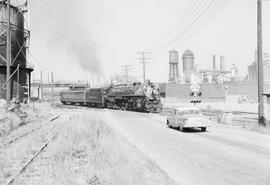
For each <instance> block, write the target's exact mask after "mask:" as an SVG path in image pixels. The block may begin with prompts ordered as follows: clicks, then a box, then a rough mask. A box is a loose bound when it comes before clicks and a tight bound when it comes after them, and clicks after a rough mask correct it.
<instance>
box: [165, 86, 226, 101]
mask: <svg viewBox="0 0 270 185" xmlns="http://www.w3.org/2000/svg"><path fill="white" fill-rule="evenodd" d="M190 85H191V84H166V97H173V98H178V99H182V100H183V101H185V102H189V101H191V100H192V99H193V97H192V96H190ZM201 92H202V96H201V99H203V100H204V101H210V102H211V101H224V99H225V89H224V87H223V85H217V84H203V85H201Z"/></svg>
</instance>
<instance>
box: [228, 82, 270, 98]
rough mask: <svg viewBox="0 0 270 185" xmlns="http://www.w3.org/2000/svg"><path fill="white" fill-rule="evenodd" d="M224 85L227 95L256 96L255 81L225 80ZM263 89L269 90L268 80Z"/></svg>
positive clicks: (256, 87)
mask: <svg viewBox="0 0 270 185" xmlns="http://www.w3.org/2000/svg"><path fill="white" fill-rule="evenodd" d="M224 85H226V86H227V87H228V95H239V96H241V95H244V96H248V97H251V98H257V93H258V90H257V89H258V86H257V82H255V81H253V82H252V81H239V82H237V81H236V82H227V83H225V84H224ZM264 90H265V91H268V90H270V83H269V82H265V84H264Z"/></svg>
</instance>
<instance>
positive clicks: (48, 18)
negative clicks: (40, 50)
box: [31, 0, 101, 74]
mask: <svg viewBox="0 0 270 185" xmlns="http://www.w3.org/2000/svg"><path fill="white" fill-rule="evenodd" d="M32 2H33V5H32V12H33V13H32V17H31V19H34V20H33V26H37V25H38V26H37V30H38V32H42V33H43V34H41V35H44V36H45V38H43V39H46V41H47V42H46V43H47V46H48V48H49V50H50V52H52V53H53V54H55V55H58V56H59V55H64V56H65V57H67V58H69V60H71V61H72V62H73V61H74V62H77V63H78V64H80V66H81V67H82V68H83V69H84V70H87V71H91V72H92V73H96V74H101V67H100V66H101V64H100V60H99V58H98V44H97V42H96V41H95V40H94V39H93V36H92V32H91V30H92V29H91V27H90V26H89V25H91V24H89V23H90V22H89V21H90V20H89V17H90V16H89V14H88V13H89V7H90V5H91V4H90V3H91V1H88V0H80V1H78V0H47V1H32Z"/></svg>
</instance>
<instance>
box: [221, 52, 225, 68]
mask: <svg viewBox="0 0 270 185" xmlns="http://www.w3.org/2000/svg"><path fill="white" fill-rule="evenodd" d="M220 70H222V71H224V70H225V59H224V56H223V55H221V56H220Z"/></svg>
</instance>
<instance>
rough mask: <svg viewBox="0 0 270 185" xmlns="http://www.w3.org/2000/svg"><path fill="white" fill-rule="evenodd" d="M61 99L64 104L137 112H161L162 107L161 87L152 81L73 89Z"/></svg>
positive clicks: (64, 93) (63, 92)
mask: <svg viewBox="0 0 270 185" xmlns="http://www.w3.org/2000/svg"><path fill="white" fill-rule="evenodd" d="M60 99H61V102H62V103H63V104H80V105H87V106H91V107H104V108H110V109H120V110H128V111H137V112H160V110H161V108H162V104H161V101H160V93H159V88H158V87H157V86H156V85H154V84H152V83H150V82H147V83H146V84H141V83H131V84H118V85H110V86H108V87H105V88H95V89H93V88H90V89H71V90H68V91H62V92H61V93H60Z"/></svg>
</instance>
